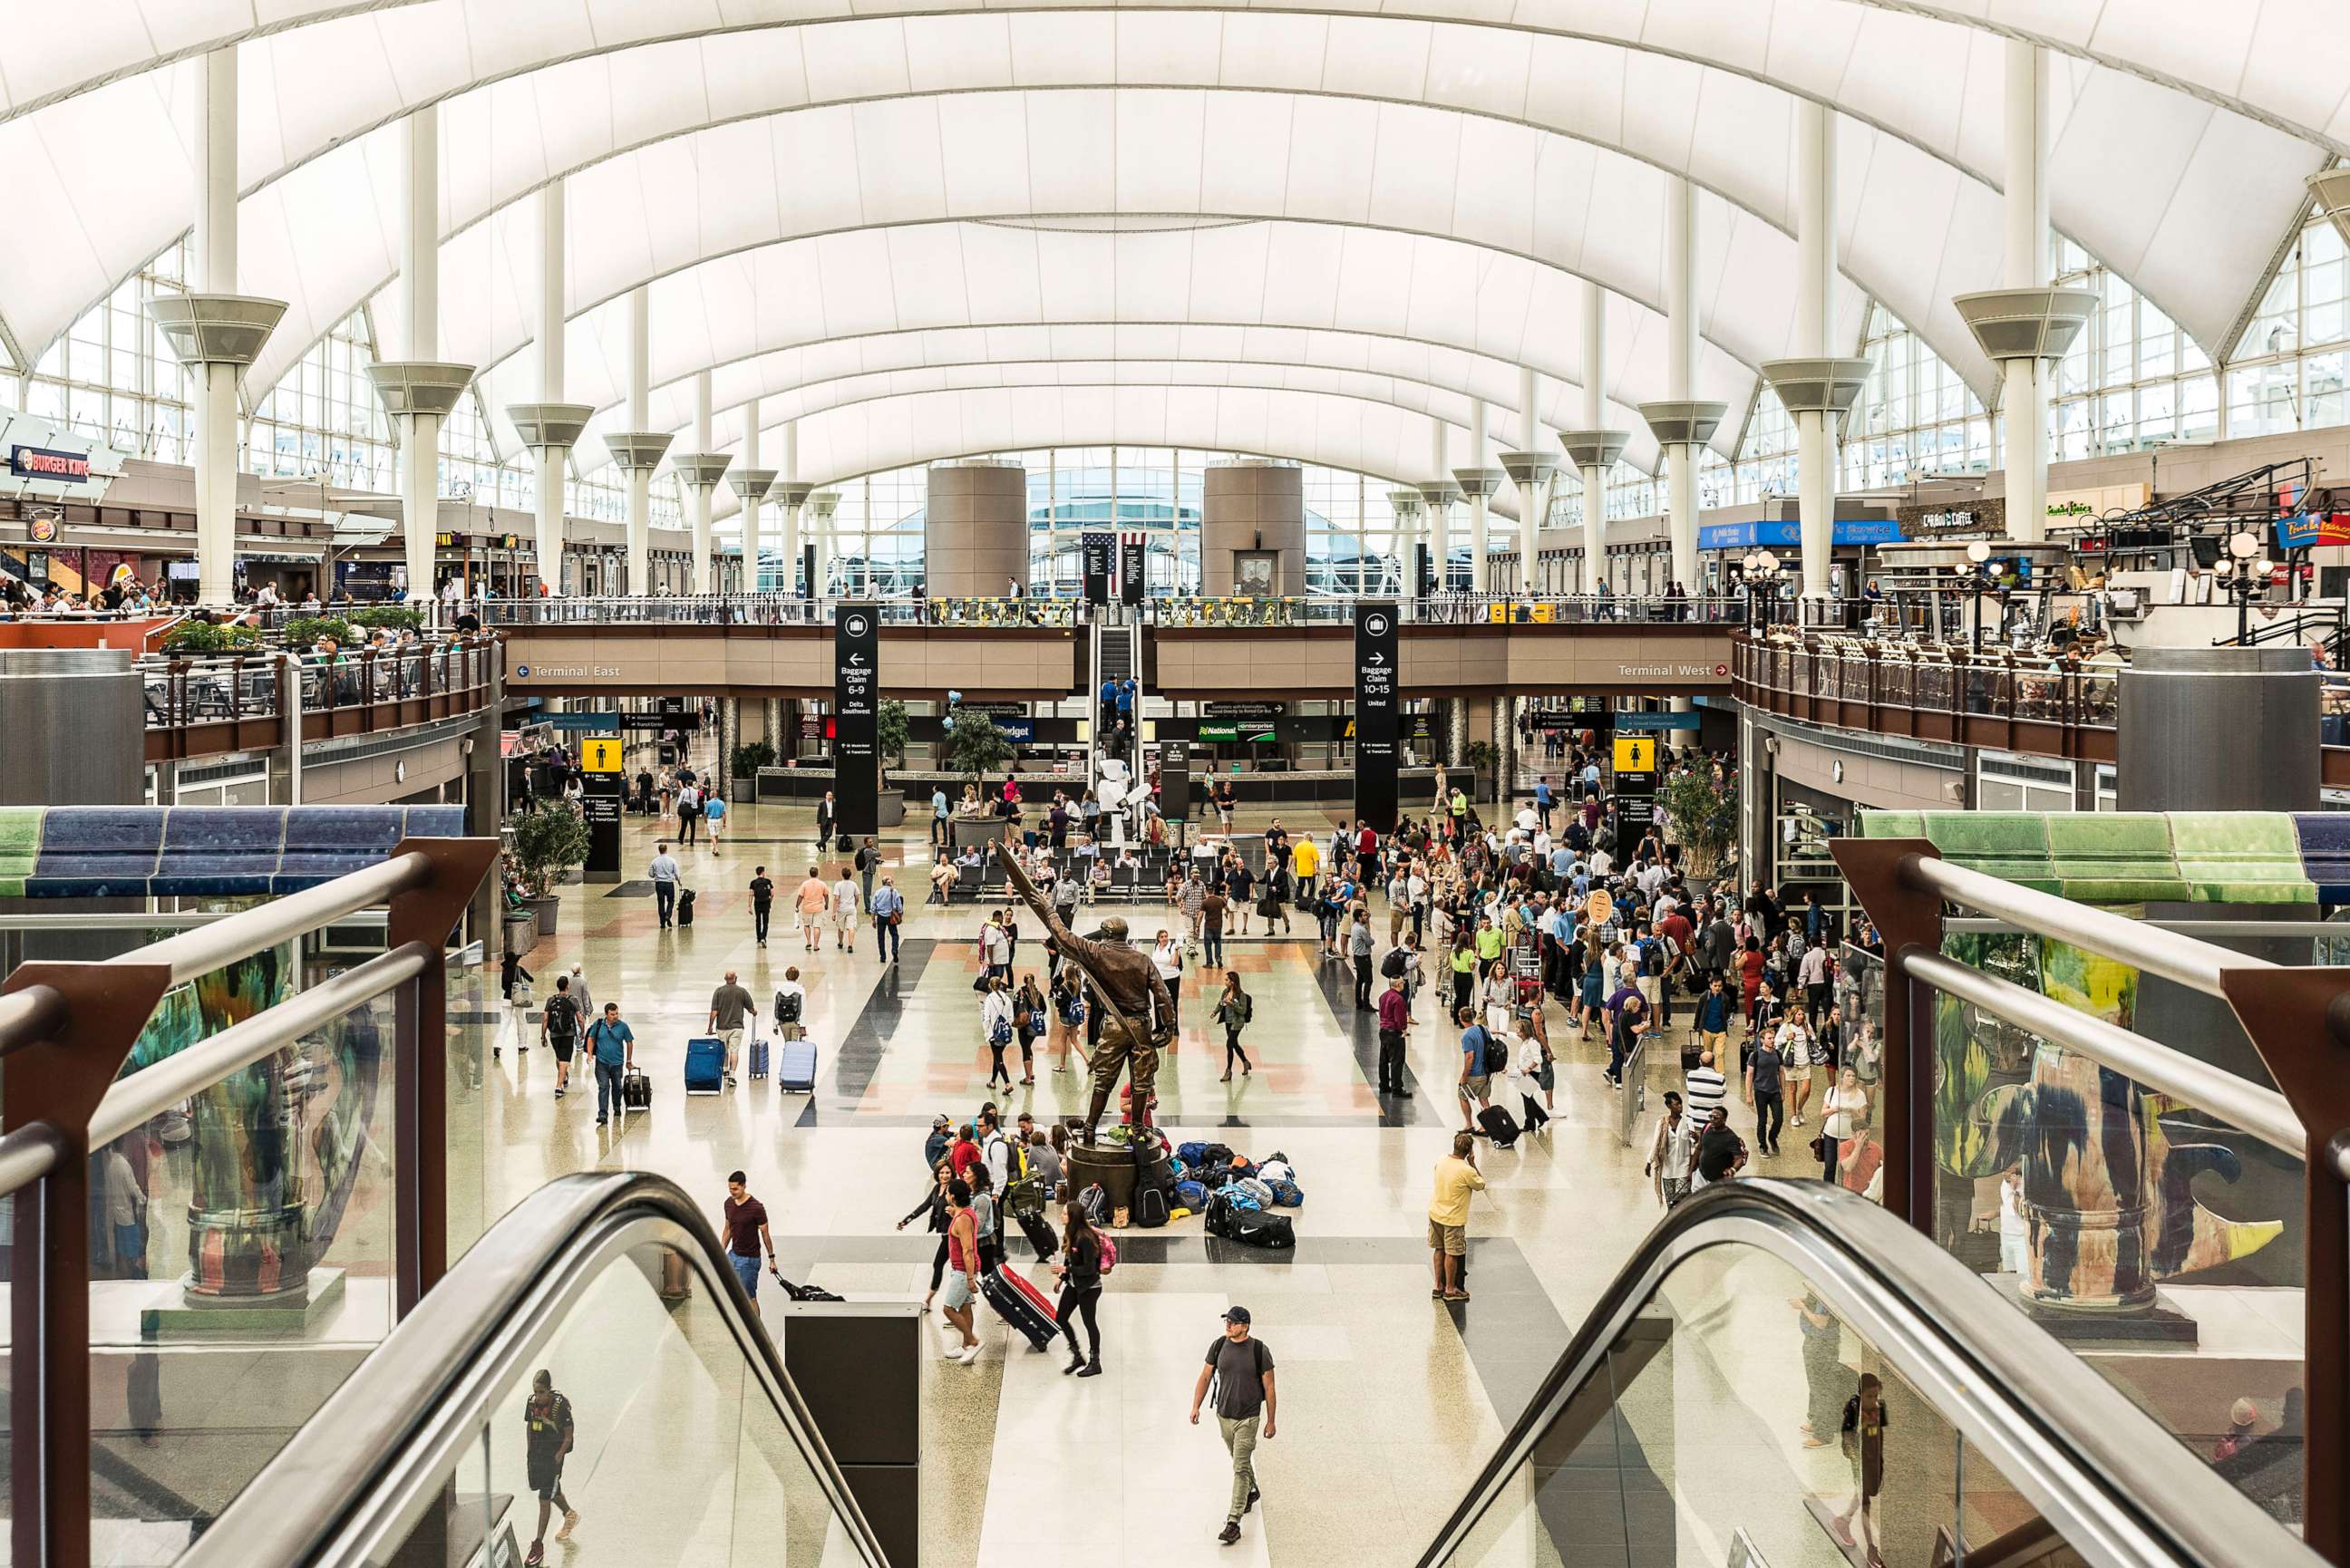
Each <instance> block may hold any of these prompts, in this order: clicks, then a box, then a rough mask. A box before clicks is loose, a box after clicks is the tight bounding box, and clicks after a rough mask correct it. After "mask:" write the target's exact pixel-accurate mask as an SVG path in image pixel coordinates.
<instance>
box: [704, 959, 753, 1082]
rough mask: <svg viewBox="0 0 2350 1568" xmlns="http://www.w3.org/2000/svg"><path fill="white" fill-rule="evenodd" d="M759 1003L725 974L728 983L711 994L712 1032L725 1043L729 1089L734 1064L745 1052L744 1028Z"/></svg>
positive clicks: (732, 977)
mask: <svg viewBox="0 0 2350 1568" xmlns="http://www.w3.org/2000/svg"><path fill="white" fill-rule="evenodd" d="M758 1007H759V1004H758V1002H755V1001H754V1000H753V999H752V996H751V993H750V992H747V991H745V990H743V988H742V986H740V985H738V984H736V983H735V980H734V971H733V970H731V969H730V970H728V971H726V983H725V984H724V985H722V986H720V987H719V988H718V989H717V990H716V991H713V992H711V993H710V1032H711V1033H712V1034H715V1035H717V1036H718V1038H719V1039H721V1040H723V1041H724V1042H725V1044H726V1086H727V1087H728V1088H730V1089H731V1088H733V1086H734V1062H735V1058H736V1057H737V1056H739V1055H740V1054H742V1050H743V1025H744V1023H746V1022H748V1020H749V1019H750V1017H751V1015H752V1014H753V1013H754V1012H757V1011H758Z"/></svg>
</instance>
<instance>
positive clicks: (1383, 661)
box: [1355, 599, 1400, 836]
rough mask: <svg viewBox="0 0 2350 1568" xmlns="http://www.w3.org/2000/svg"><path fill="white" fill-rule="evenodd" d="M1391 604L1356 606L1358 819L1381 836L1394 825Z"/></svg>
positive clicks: (1394, 672)
mask: <svg viewBox="0 0 2350 1568" xmlns="http://www.w3.org/2000/svg"><path fill="white" fill-rule="evenodd" d="M1399 651H1400V650H1399V639H1398V637H1397V634H1396V607H1395V605H1394V603H1393V602H1392V601H1380V600H1371V601H1365V600H1361V599H1357V601H1356V602H1355V815H1357V816H1359V817H1361V818H1362V819H1363V820H1364V821H1366V822H1367V823H1369V824H1370V825H1371V826H1372V828H1373V829H1375V830H1376V831H1377V832H1378V833H1379V834H1381V835H1383V836H1384V835H1386V834H1389V833H1392V832H1394V831H1395V825H1396V766H1397V763H1398V761H1399V759H1398V757H1397V754H1396V732H1397V729H1398V719H1399V714H1398V711H1397V708H1398V700H1397V697H1396V683H1397V682H1396V676H1397V670H1396V665H1397V663H1398V660H1399Z"/></svg>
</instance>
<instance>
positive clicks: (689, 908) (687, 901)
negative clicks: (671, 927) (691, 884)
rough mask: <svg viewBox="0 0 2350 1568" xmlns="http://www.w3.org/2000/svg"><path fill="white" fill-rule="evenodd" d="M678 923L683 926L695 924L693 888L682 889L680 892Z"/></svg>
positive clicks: (678, 898)
mask: <svg viewBox="0 0 2350 1568" xmlns="http://www.w3.org/2000/svg"><path fill="white" fill-rule="evenodd" d="M677 923H678V924H679V925H681V926H690V925H691V924H693V889H692V888H681V889H680V890H679V892H678V895H677Z"/></svg>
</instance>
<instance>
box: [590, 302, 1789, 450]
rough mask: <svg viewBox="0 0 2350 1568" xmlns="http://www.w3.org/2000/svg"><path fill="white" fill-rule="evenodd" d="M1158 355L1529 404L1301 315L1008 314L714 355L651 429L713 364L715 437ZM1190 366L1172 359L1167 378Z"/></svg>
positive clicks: (1735, 385)
mask: <svg viewBox="0 0 2350 1568" xmlns="http://www.w3.org/2000/svg"><path fill="white" fill-rule="evenodd" d="M1144 363H1150V364H1154V365H1157V366H1159V367H1170V368H1171V367H1184V368H1189V373H1191V375H1193V376H1195V377H1196V376H1197V375H1199V374H1201V373H1202V371H1201V369H1199V368H1202V367H1277V368H1280V369H1284V370H1286V371H1290V372H1293V373H1296V372H1306V373H1310V374H1315V375H1329V374H1347V375H1357V376H1364V377H1370V378H1375V379H1381V380H1385V381H1390V382H1394V383H1397V384H1399V385H1400V386H1409V387H1412V388H1419V389H1434V390H1436V391H1439V392H1442V393H1447V394H1456V395H1457V396H1458V398H1460V399H1466V398H1468V397H1471V396H1482V397H1483V398H1484V399H1485V400H1486V401H1487V402H1488V403H1489V404H1491V405H1492V407H1494V408H1496V409H1499V410H1506V411H1508V412H1510V413H1512V414H1516V413H1517V412H1519V408H1518V402H1517V397H1518V391H1519V385H1518V382H1519V371H1520V369H1521V368H1520V367H1518V366H1516V365H1513V364H1511V363H1509V362H1508V361H1505V360H1503V359H1499V358H1494V357H1492V356H1490V355H1484V354H1478V353H1474V352H1471V351H1469V350H1466V349H1462V348H1459V347H1457V346H1453V345H1449V344H1440V343H1434V342H1430V341H1429V340H1426V339H1420V338H1412V337H1400V336H1395V335H1388V334H1379V333H1367V332H1348V331H1340V330H1334V329H1331V328H1328V327H1318V326H1317V327H1302V326H1295V325H1289V324H1273V325H1266V326H1259V327H1213V326H1201V325H1196V324H1188V323H1182V322H1120V323H1116V324H1106V323H1067V322H1055V323H1045V324H1035V323H994V324H987V325H974V326H971V327H956V328H945V329H940V328H929V329H916V330H912V331H905V332H894V333H889V332H885V333H876V334H872V335H869V336H866V337H845V338H832V339H828V340H826V341H824V342H820V343H816V344H811V345H809V346H807V347H806V348H789V349H783V350H778V351H775V352H772V353H766V354H760V355H756V356H753V357H751V358H745V359H739V360H735V361H733V362H732V363H730V364H727V365H723V366H713V367H712V368H711V369H710V370H706V371H702V372H697V373H695V374H693V375H689V376H686V377H683V378H681V379H678V380H675V381H672V382H671V383H670V384H668V385H667V386H664V387H660V388H658V389H655V390H654V394H653V397H652V400H651V405H650V408H651V412H650V418H649V420H648V428H650V429H656V430H670V431H676V432H678V434H679V439H680V440H683V439H684V435H683V432H684V431H685V430H686V429H687V427H688V425H689V424H690V422H691V418H692V414H693V410H694V407H695V404H694V398H695V394H696V390H697V389H698V387H699V386H700V385H701V382H702V376H704V375H710V376H712V377H713V382H712V395H713V400H714V402H715V403H716V404H717V405H719V406H723V408H724V409H725V410H726V411H725V413H724V414H723V416H722V417H721V418H719V419H718V420H716V421H713V423H714V429H715V434H714V436H713V438H712V439H714V440H717V441H722V442H724V443H728V444H732V443H733V442H735V441H740V440H741V439H742V421H741V417H740V410H742V408H743V406H744V405H745V403H746V402H747V401H748V400H754V399H756V400H763V401H762V404H761V407H762V412H763V414H764V416H765V417H767V418H769V419H771V420H774V419H781V418H784V417H787V416H785V414H784V413H783V411H782V410H786V409H793V408H797V407H800V406H802V405H801V404H799V403H797V402H795V398H799V397H802V396H804V395H805V394H806V393H807V392H808V391H809V390H810V389H817V388H828V389H841V388H847V387H850V386H852V385H854V384H857V383H871V382H879V381H881V380H885V379H887V380H891V381H894V382H896V383H898V384H897V385H895V386H893V387H892V388H891V389H892V390H921V389H923V388H922V387H920V386H919V385H916V384H913V383H915V382H918V381H920V379H924V378H935V379H938V384H939V385H940V386H944V385H946V384H948V381H947V379H949V378H953V377H956V376H958V375H967V374H968V373H969V370H970V369H971V368H972V367H979V368H988V367H999V366H1024V367H1035V368H1036V369H1032V370H1031V371H1030V379H1032V380H1034V381H1035V382H1037V383H1039V384H1041V383H1043V382H1044V381H1045V379H1047V376H1048V372H1046V371H1045V369H1042V368H1043V367H1046V366H1054V365H1062V366H1077V365H1095V366H1102V365H1120V366H1127V367H1129V368H1130V367H1133V366H1137V365H1140V364H1144ZM1713 369H1714V372H1715V374H1714V376H1713V377H1711V378H1705V379H1702V380H1701V383H1700V384H1701V385H1703V386H1705V387H1707V388H1709V389H1711V390H1712V391H1715V392H1718V393H1719V394H1720V400H1723V401H1727V400H1731V399H1732V398H1736V397H1739V396H1742V395H1744V394H1745V391H1746V389H1749V388H1750V387H1751V386H1752V380H1751V379H1750V378H1747V377H1745V376H1744V375H1743V374H1742V373H1740V372H1737V371H1734V370H1732V369H1730V368H1729V367H1727V366H1726V365H1722V364H1721V363H1719V362H1717V363H1716V364H1715V366H1714V367H1713ZM1182 373H1183V372H1181V371H1177V370H1174V369H1166V370H1164V371H1162V372H1161V373H1160V374H1159V379H1171V378H1173V377H1175V376H1178V375H1180V374H1182ZM1537 383H1538V386H1539V388H1540V389H1542V393H1543V394H1544V395H1541V396H1538V397H1537V400H1536V408H1535V410H1534V417H1535V421H1536V422H1537V424H1538V425H1540V426H1541V427H1542V428H1543V429H1544V430H1556V429H1564V428H1568V427H1571V426H1573V425H1575V422H1576V420H1577V417H1578V415H1579V410H1580V408H1581V397H1580V391H1579V389H1577V388H1576V387H1575V385H1574V384H1573V383H1571V382H1567V381H1565V380H1563V379H1554V378H1552V377H1549V376H1547V375H1544V376H1540V377H1538V378H1537ZM1194 384H1196V383H1194ZM1397 401H1398V402H1399V406H1403V407H1408V408H1409V407H1415V406H1418V407H1423V408H1424V407H1426V406H1428V405H1427V403H1426V401H1425V400H1421V401H1420V402H1419V403H1418V404H1415V403H1414V402H1413V401H1411V400H1409V399H1404V398H1399V399H1397ZM620 406H621V405H619V403H613V404H610V405H608V406H606V407H605V408H604V409H602V410H599V412H598V416H597V418H596V419H595V420H594V421H590V422H589V425H588V438H587V439H583V441H582V442H581V445H580V448H579V449H578V450H579V453H580V472H581V473H582V474H583V475H585V474H587V473H592V472H595V470H596V469H597V468H598V467H600V466H601V465H602V463H603V462H604V459H603V458H602V457H600V456H598V448H597V443H596V442H595V441H594V440H593V439H592V438H593V437H594V435H595V434H596V432H598V431H601V430H603V429H606V428H608V427H610V426H611V425H612V423H613V421H617V420H620V419H621V418H622V416H621V415H620V413H619V408H620ZM1609 407H1610V409H1611V410H1613V411H1612V413H1611V414H1610V416H1609V417H1610V418H1611V419H1612V420H1614V421H1616V423H1617V424H1619V425H1624V426H1625V427H1626V428H1628V429H1631V430H1633V431H1636V433H1637V434H1638V436H1639V438H1640V439H1639V441H1638V443H1637V444H1636V445H1635V446H1634V447H1632V448H1629V449H1627V452H1626V456H1625V461H1626V462H1629V463H1631V464H1632V465H1633V466H1635V467H1638V468H1640V469H1642V470H1643V472H1646V471H1647V470H1648V468H1649V467H1652V466H1653V465H1654V462H1655V460H1656V451H1655V442H1654V440H1653V438H1652V437H1649V436H1648V434H1647V431H1646V427H1645V426H1644V425H1642V424H1641V422H1640V421H1639V420H1638V410H1635V409H1632V408H1630V407H1629V406H1625V405H1617V404H1613V403H1611V404H1610V405H1609ZM1456 422H1457V421H1456ZM1549 441H1550V438H1548V437H1546V436H1545V437H1544V438H1543V443H1548V442H1549ZM1538 444H1542V443H1538ZM680 450H684V449H683V448H681V449H680ZM696 450H702V449H699V448H697V449H696ZM1721 451H1722V455H1723V456H1725V457H1728V456H1730V455H1731V452H1729V451H1728V450H1727V448H1726V447H1725V448H1723V449H1721Z"/></svg>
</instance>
